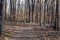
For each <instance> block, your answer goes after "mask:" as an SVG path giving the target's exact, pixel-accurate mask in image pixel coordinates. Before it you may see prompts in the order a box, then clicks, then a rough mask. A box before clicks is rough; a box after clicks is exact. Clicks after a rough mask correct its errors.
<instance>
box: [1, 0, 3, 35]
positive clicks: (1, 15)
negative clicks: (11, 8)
mask: <svg viewBox="0 0 60 40" xmlns="http://www.w3.org/2000/svg"><path fill="white" fill-rule="evenodd" d="M2 2H3V0H0V35H1V34H2V22H3V20H2V18H3V13H2V10H3V7H2V5H3V3H2Z"/></svg>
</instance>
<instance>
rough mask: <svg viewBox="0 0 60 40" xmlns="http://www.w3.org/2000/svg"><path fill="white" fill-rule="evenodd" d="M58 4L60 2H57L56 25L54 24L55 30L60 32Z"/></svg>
mask: <svg viewBox="0 0 60 40" xmlns="http://www.w3.org/2000/svg"><path fill="white" fill-rule="evenodd" d="M58 2H59V0H56V15H55V23H54V29H55V30H56V31H57V30H59V26H58V8H59V7H58Z"/></svg>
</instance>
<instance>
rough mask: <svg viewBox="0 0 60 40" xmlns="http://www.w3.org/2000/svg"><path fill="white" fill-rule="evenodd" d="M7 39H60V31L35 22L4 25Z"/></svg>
mask: <svg viewBox="0 0 60 40" xmlns="http://www.w3.org/2000/svg"><path fill="white" fill-rule="evenodd" d="M4 26H5V35H6V37H5V40H59V39H60V32H59V31H54V29H53V28H51V27H48V28H47V27H41V26H39V25H35V24H20V25H12V24H10V25H8V24H6V25H4Z"/></svg>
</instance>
